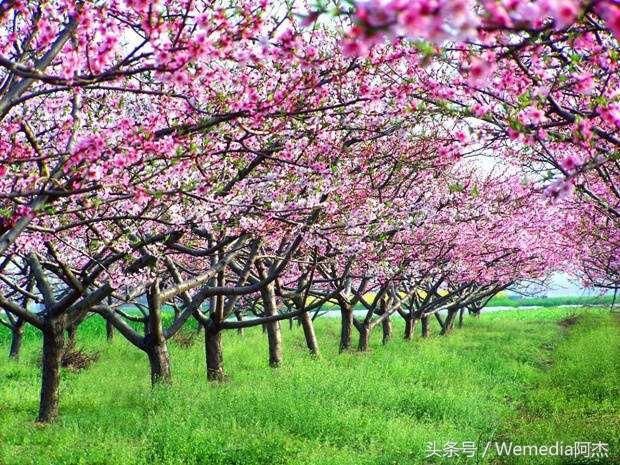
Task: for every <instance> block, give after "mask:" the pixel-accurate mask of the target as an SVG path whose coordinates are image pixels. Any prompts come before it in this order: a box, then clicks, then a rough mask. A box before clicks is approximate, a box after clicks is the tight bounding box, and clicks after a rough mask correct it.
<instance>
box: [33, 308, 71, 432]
mask: <svg viewBox="0 0 620 465" xmlns="http://www.w3.org/2000/svg"><path fill="white" fill-rule="evenodd" d="M64 333H65V328H64V321H63V320H62V319H55V320H50V321H49V322H48V323H47V324H46V325H45V327H44V329H43V357H42V360H41V397H40V403H39V416H38V417H37V421H38V422H40V423H51V422H52V421H54V420H55V419H56V417H58V397H59V390H60V363H61V359H62V355H63V352H64V345H65V334H64Z"/></svg>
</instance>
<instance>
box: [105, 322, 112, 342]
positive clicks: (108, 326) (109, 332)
mask: <svg viewBox="0 0 620 465" xmlns="http://www.w3.org/2000/svg"><path fill="white" fill-rule="evenodd" d="M105 338H106V341H108V342H112V340H113V339H114V326H113V325H112V323H110V322H109V321H108V320H105Z"/></svg>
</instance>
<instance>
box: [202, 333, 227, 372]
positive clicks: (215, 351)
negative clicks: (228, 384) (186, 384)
mask: <svg viewBox="0 0 620 465" xmlns="http://www.w3.org/2000/svg"><path fill="white" fill-rule="evenodd" d="M205 353H206V356H207V379H208V380H209V381H223V380H224V368H223V366H222V361H223V359H224V358H223V356H222V332H221V331H220V330H219V329H217V328H208V327H205Z"/></svg>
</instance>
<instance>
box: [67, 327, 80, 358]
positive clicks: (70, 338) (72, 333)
mask: <svg viewBox="0 0 620 465" xmlns="http://www.w3.org/2000/svg"><path fill="white" fill-rule="evenodd" d="M76 336H77V324H74V325H69V326H67V341H66V343H65V352H67V353H69V352H71V351H72V350H73V349H75V339H76Z"/></svg>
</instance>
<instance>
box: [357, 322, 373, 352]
mask: <svg viewBox="0 0 620 465" xmlns="http://www.w3.org/2000/svg"><path fill="white" fill-rule="evenodd" d="M369 346H370V327H369V326H368V325H366V324H363V325H362V327H361V329H360V339H359V343H358V345H357V350H359V351H360V352H366V351H367V350H368V347H369Z"/></svg>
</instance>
